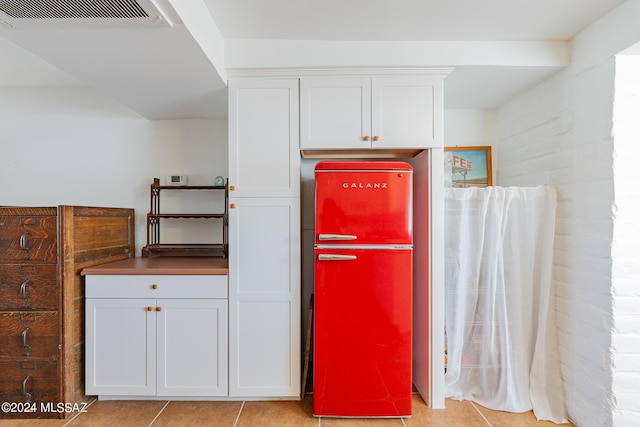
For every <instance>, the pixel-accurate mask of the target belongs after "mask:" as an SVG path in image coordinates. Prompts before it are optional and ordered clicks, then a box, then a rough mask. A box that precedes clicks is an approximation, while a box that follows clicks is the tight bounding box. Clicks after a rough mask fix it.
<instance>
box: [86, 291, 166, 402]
mask: <svg viewBox="0 0 640 427" xmlns="http://www.w3.org/2000/svg"><path fill="white" fill-rule="evenodd" d="M155 307H156V301H155V300H153V299H135V300H134V299H131V300H127V299H87V300H86V348H85V351H86V357H85V363H86V378H85V391H86V394H88V395H98V394H104V395H127V396H153V395H155V394H156V311H155Z"/></svg>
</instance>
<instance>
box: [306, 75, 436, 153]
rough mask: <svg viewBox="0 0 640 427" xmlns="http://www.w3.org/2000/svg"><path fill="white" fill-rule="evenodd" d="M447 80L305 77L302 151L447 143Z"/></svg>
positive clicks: (418, 146) (420, 147)
mask: <svg viewBox="0 0 640 427" xmlns="http://www.w3.org/2000/svg"><path fill="white" fill-rule="evenodd" d="M442 96H443V91H442V78H439V77H425V76H403V77H371V78H369V77H364V78H363V77H354V78H333V77H318V78H315V77H313V78H302V79H301V81H300V148H301V149H302V150H341V149H346V150H354V149H356V150H361V149H372V148H373V149H422V148H429V147H441V146H442V145H443V137H442V128H443V123H442V122H443V99H442Z"/></svg>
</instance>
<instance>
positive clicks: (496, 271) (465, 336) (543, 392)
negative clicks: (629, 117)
mask: <svg viewBox="0 0 640 427" xmlns="http://www.w3.org/2000/svg"><path fill="white" fill-rule="evenodd" d="M555 211H556V192H555V189H554V188H553V187H531V188H517V187H487V188H447V189H445V213H446V215H445V260H446V261H445V262H446V264H445V289H446V293H445V295H446V296H445V302H446V309H445V332H446V337H447V347H448V367H447V373H446V374H445V393H446V396H447V397H450V398H453V399H457V400H473V401H475V402H477V403H478V404H480V405H482V406H485V407H487V408H490V409H494V410H501V411H508V412H525V411H529V410H531V409H533V411H534V413H535V416H536V417H537V418H538V419H539V420H549V421H553V422H556V423H565V422H567V421H566V418H565V404H564V392H563V386H562V379H561V376H560V375H561V374H560V361H559V357H558V339H557V332H556V323H555V307H554V298H552V295H553V293H552V291H551V280H552V278H551V263H552V255H553V237H554V230H555Z"/></svg>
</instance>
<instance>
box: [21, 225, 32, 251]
mask: <svg viewBox="0 0 640 427" xmlns="http://www.w3.org/2000/svg"><path fill="white" fill-rule="evenodd" d="M27 234H29V230H27V231H25V232H24V233H22V236H20V249H22V250H23V251H27V252H29V249H30V248H28V247H27Z"/></svg>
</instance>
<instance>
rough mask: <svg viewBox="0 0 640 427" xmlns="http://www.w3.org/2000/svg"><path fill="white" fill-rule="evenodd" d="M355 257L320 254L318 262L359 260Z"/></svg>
mask: <svg viewBox="0 0 640 427" xmlns="http://www.w3.org/2000/svg"><path fill="white" fill-rule="evenodd" d="M357 258H358V257H357V256H355V255H338V254H319V255H318V261H351V260H354V259H357Z"/></svg>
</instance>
